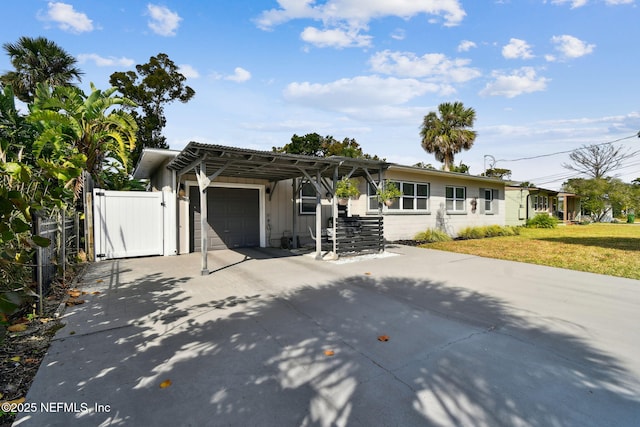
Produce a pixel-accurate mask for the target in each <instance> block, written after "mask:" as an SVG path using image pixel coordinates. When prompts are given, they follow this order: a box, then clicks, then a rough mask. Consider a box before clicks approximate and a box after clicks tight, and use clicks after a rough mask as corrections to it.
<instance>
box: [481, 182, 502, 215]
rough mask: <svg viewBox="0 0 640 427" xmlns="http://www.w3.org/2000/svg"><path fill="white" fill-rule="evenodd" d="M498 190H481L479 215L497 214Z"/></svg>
mask: <svg viewBox="0 0 640 427" xmlns="http://www.w3.org/2000/svg"><path fill="white" fill-rule="evenodd" d="M498 194H499V192H498V190H496V189H495V188H481V189H480V193H479V197H478V198H479V199H480V200H479V203H480V213H481V214H488V215H492V214H497V213H498Z"/></svg>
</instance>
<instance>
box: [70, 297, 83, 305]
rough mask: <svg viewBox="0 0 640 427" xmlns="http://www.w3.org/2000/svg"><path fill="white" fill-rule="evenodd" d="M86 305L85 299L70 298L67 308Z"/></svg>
mask: <svg viewBox="0 0 640 427" xmlns="http://www.w3.org/2000/svg"><path fill="white" fill-rule="evenodd" d="M84 303H85V301H84V300H83V299H76V298H69V300H68V301H67V306H68V307H71V306H72V305H80V304H84Z"/></svg>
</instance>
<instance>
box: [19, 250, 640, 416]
mask: <svg viewBox="0 0 640 427" xmlns="http://www.w3.org/2000/svg"><path fill="white" fill-rule="evenodd" d="M388 251H389V252H388V254H386V256H383V257H369V258H363V259H358V260H357V261H356V260H352V261H353V262H344V261H337V262H333V261H331V262H329V261H315V260H314V259H312V257H309V256H306V255H301V256H280V255H284V254H288V252H284V251H280V250H273V251H272V250H247V251H242V252H233V251H221V252H210V254H209V268H210V269H211V270H212V273H211V274H210V275H208V276H206V277H203V276H200V275H199V273H200V256H199V255H198V254H193V255H187V256H179V257H157V258H141V259H129V260H120V261H110V262H102V263H99V264H93V265H91V266H90V268H89V270H88V271H87V273H86V275H85V276H84V279H83V281H82V283H81V286H82V289H83V290H85V291H87V292H88V294H87V295H85V296H84V297H83V298H84V299H86V303H85V304H82V305H78V306H75V307H72V308H69V309H67V311H66V313H65V315H64V322H65V323H66V326H65V327H64V328H62V329H61V330H59V331H58V333H57V335H56V337H55V340H54V341H53V343H52V345H51V348H50V350H49V353H48V354H47V356H46V358H45V359H44V362H43V364H42V366H41V368H40V370H39V372H38V375H37V377H36V379H35V382H34V384H33V386H32V388H31V390H30V392H29V395H28V396H27V402H26V403H27V404H29V405H32V406H31V407H30V408H29V409H31V410H32V411H31V413H26V412H25V413H22V414H20V416H19V417H18V419H17V421H16V423H15V424H14V425H20V426H38V427H42V426H54V425H55V426H111V425H118V426H119V425H127V426H180V425H184V426H227V425H232V426H342V425H349V426H423V425H427V426H509V427H511V426H541V427H542V426H544V427H547V426H580V427H584V426H598V427H602V426H617V427H620V426H638V425H640V357H639V354H640V328H639V326H638V325H640V282H638V281H635V280H627V279H618V278H612V277H608V276H601V275H595V274H588V273H578V272H572V271H566V270H560V269H554V268H547V267H540V266H533V265H527V264H521V263H515V262H508V261H496V260H491V259H484V258H479V257H474V256H468V255H462V254H453V253H446V252H440V251H432V250H426V249H418V248H410V247H400V246H398V247H390V248H388ZM274 255H275V256H274ZM382 335H386V336H388V337H389V339H388V341H379V340H378V337H379V336H382ZM325 351H331V352H333V355H330V354H331V353H329V354H327V353H325Z"/></svg>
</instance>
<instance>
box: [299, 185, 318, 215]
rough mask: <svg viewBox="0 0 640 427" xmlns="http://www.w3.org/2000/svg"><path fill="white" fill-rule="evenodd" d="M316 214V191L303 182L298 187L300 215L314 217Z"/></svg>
mask: <svg viewBox="0 0 640 427" xmlns="http://www.w3.org/2000/svg"><path fill="white" fill-rule="evenodd" d="M315 213H316V189H315V187H314V186H313V184H312V183H310V182H309V181H306V180H305V181H303V182H302V184H301V185H300V214H301V215H315Z"/></svg>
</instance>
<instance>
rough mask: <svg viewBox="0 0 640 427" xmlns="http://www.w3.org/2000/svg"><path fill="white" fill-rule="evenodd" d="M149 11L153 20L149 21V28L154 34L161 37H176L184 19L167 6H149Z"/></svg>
mask: <svg viewBox="0 0 640 427" xmlns="http://www.w3.org/2000/svg"><path fill="white" fill-rule="evenodd" d="M147 10H148V11H149V16H151V20H150V21H149V23H148V24H149V28H151V30H153V32H154V33H156V34H158V35H161V36H175V35H176V30H177V29H178V26H179V25H180V21H182V18H181V17H180V16H179V15H178V14H177V13H176V12H173V11H171V10H169V8H167V7H165V6H158V5H155V4H148V5H147Z"/></svg>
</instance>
